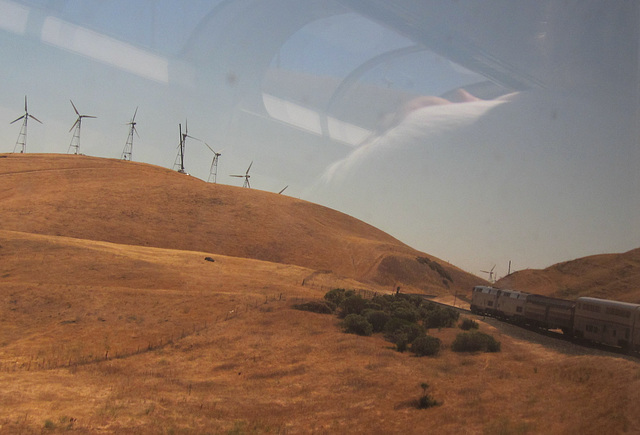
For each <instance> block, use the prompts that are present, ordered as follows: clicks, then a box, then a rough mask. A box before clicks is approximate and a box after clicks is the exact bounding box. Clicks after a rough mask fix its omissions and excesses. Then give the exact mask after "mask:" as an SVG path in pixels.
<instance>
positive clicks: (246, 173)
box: [231, 161, 253, 188]
mask: <svg viewBox="0 0 640 435" xmlns="http://www.w3.org/2000/svg"><path fill="white" fill-rule="evenodd" d="M251 165H253V161H252V162H251V163H250V164H249V167H248V168H247V172H245V173H244V175H231V177H240V178H244V184H243V185H242V187H248V188H251V183H249V178H251V175H249V171H250V170H251Z"/></svg>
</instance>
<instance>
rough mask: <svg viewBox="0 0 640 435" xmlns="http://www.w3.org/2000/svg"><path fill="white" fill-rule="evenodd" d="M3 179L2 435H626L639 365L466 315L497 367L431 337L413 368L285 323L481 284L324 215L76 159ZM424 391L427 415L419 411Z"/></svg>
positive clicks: (386, 354) (320, 328)
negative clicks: (390, 295)
mask: <svg viewBox="0 0 640 435" xmlns="http://www.w3.org/2000/svg"><path fill="white" fill-rule="evenodd" d="M0 180H2V183H1V184H0V217H1V218H2V219H0V433H2V434H5V433H6V434H20V433H22V434H41V433H67V432H70V433H87V434H93V433H127V434H129V433H133V434H196V433H197V434H204V433H211V434H219V433H220V434H226V433H229V434H240V433H251V434H253V433H275V434H277V433H280V434H285V433H286V434H298V433H367V434H378V433H379V434H387V433H416V434H423V433H443V434H447V433H451V434H454V433H455V434H460V433H464V434H467V433H468V434H524V433H532V434H550V433H551V434H566V433H575V434H601V433H625V432H626V433H639V432H640V405H639V404H640V365H639V364H638V360H637V359H635V358H631V357H627V356H624V355H619V354H615V353H609V352H602V351H597V350H594V349H588V348H581V347H578V346H574V345H572V344H568V343H564V342H562V343H561V344H558V342H557V341H556V340H554V339H551V338H547V337H542V338H536V339H533V341H532V339H530V338H527V337H526V336H522V335H520V334H514V333H513V332H511V330H510V329H505V328H502V327H501V326H500V325H498V324H496V323H495V322H494V321H484V320H483V319H481V318H477V317H475V316H474V318H475V319H476V320H477V321H478V322H479V323H480V329H481V330H482V331H484V332H487V333H490V334H492V335H493V336H494V337H495V338H496V339H498V340H499V341H500V342H501V344H502V351H501V352H499V353H472V354H459V353H455V352H453V351H451V349H450V345H451V343H452V341H453V340H454V338H455V336H456V334H457V333H458V332H460V330H459V329H456V328H443V329H442V330H430V331H429V333H430V334H432V335H435V336H437V337H439V338H440V339H441V340H442V343H443V349H442V350H441V352H440V354H439V355H438V356H436V357H422V358H418V357H415V356H412V354H411V353H408V352H405V353H399V352H397V351H395V350H394V348H393V346H392V345H391V343H389V342H387V341H385V340H384V339H383V338H382V337H381V336H380V335H373V336H371V337H360V336H356V335H351V334H344V333H342V332H341V331H340V329H339V321H340V320H339V319H338V318H336V317H335V316H333V315H321V314H314V313H309V312H303V311H298V310H295V309H293V308H292V305H293V304H294V303H296V302H298V301H301V300H309V299H314V298H321V297H322V296H323V295H324V293H325V292H326V291H327V290H328V289H330V288H335V287H342V288H355V289H367V290H371V291H377V292H383V291H389V290H390V289H391V288H390V287H392V286H394V285H396V283H401V284H399V285H401V286H402V287H403V289H404V288H408V289H411V290H413V291H418V292H420V291H421V292H424V293H431V294H436V295H439V297H441V298H443V299H447V298H451V297H452V293H453V292H457V291H458V290H460V291H463V290H466V291H468V290H469V289H470V287H471V286H472V285H473V284H474V283H482V282H483V281H482V280H481V279H479V278H477V279H476V278H475V277H472V276H470V275H466V274H464V272H462V271H460V270H459V269H456V268H455V267H453V266H450V265H447V264H444V263H442V262H440V261H439V260H437V259H434V258H433V257H431V256H428V255H427V254H423V253H419V252H417V251H414V250H412V249H411V248H409V247H407V246H405V245H402V244H401V243H399V242H398V241H396V240H395V239H393V238H392V237H390V236H388V235H386V234H384V233H381V232H379V231H378V230H376V229H375V228H372V227H369V226H367V225H365V224H362V223H360V222H358V221H355V220H353V219H351V218H349V217H347V216H344V215H341V214H339V213H337V212H335V211H331V210H327V209H324V208H322V207H318V206H315V205H313V204H308V203H305V202H304V201H299V200H296V199H293V198H287V197H284V196H282V195H280V196H279V195H274V194H269V193H265V192H258V191H249V190H248V189H240V188H232V187H229V186H211V185H207V184H206V183H202V182H200V181H199V180H195V179H191V178H190V177H186V176H182V175H179V174H175V173H173V172H171V171H167V170H164V169H162V168H156V167H152V166H148V165H142V164H136V163H129V162H126V163H125V162H118V161H113V160H105V159H94V158H88V157H80V156H42V155H34V156H31V155H25V156H14V155H10V156H8V157H5V158H0ZM127 186H128V187H127ZM128 189H129V190H132V191H135V192H137V193H136V194H135V195H133V194H132V193H131V192H129V191H128ZM178 193H180V194H178ZM416 256H424V257H428V258H430V259H431V260H435V261H437V262H438V263H439V264H442V266H443V267H445V268H446V269H445V270H446V271H447V272H449V274H450V276H451V278H452V282H449V283H448V285H449V288H447V287H446V285H444V284H443V283H442V276H441V275H439V274H438V273H437V272H436V271H434V270H433V269H431V268H429V267H428V266H426V265H425V264H424V263H420V262H417V261H415V257H416ZM205 257H210V258H211V259H213V260H214V261H207V260H205ZM423 382H426V383H428V384H429V386H430V387H429V393H430V394H431V395H432V396H433V398H435V399H436V400H437V401H439V402H441V405H440V406H437V407H434V408H430V409H425V410H419V409H416V407H415V401H416V400H417V399H418V398H419V397H420V395H421V393H422V389H421V383H423Z"/></svg>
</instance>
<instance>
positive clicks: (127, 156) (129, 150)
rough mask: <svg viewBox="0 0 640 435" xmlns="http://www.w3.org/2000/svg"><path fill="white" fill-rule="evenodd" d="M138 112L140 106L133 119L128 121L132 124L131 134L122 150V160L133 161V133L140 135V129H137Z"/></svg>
mask: <svg viewBox="0 0 640 435" xmlns="http://www.w3.org/2000/svg"><path fill="white" fill-rule="evenodd" d="M137 113H138V108H137V107H136V111H135V112H133V118H131V121H130V122H128V123H127V125H129V126H130V128H129V136H128V137H127V143H126V144H125V145H124V150H123V151H122V160H129V161H131V159H132V158H133V157H132V154H133V133H134V132H135V133H136V136H138V137H140V135H139V134H138V130H136V114H137Z"/></svg>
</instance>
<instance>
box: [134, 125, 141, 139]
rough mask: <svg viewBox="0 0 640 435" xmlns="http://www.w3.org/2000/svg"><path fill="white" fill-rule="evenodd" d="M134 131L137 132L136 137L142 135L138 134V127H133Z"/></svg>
mask: <svg viewBox="0 0 640 435" xmlns="http://www.w3.org/2000/svg"><path fill="white" fill-rule="evenodd" d="M133 131H135V132H136V136H138V137H140V135H139V134H138V130H137V129H136V126H135V125H134V126H133Z"/></svg>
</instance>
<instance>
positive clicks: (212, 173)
mask: <svg viewBox="0 0 640 435" xmlns="http://www.w3.org/2000/svg"><path fill="white" fill-rule="evenodd" d="M202 143H203V144H205V145H206V146H207V148H209V149H210V150H211V152H212V153H213V160H212V161H211V169H210V170H209V178H208V179H207V182H208V183H215V182H216V180H217V179H218V159H219V158H220V156H221V155H222V154H220V153H217V152H215V151H214V150H213V148H211V147H210V146H209V144H208V143H206V142H202ZM212 179H213V181H211V180H212Z"/></svg>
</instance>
